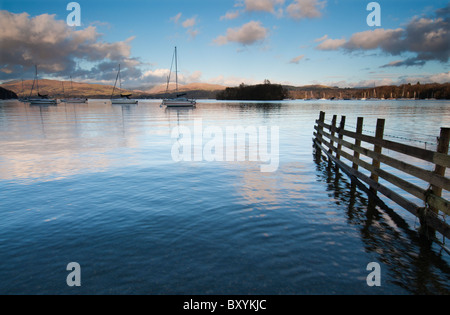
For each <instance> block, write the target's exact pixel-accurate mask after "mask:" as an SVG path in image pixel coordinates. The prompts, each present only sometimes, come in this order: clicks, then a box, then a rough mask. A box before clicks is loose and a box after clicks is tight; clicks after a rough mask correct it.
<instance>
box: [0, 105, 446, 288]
mask: <svg viewBox="0 0 450 315" xmlns="http://www.w3.org/2000/svg"><path fill="white" fill-rule="evenodd" d="M159 105H160V101H150V100H148V101H141V102H140V103H139V105H138V106H112V105H111V104H110V102H108V101H103V100H91V101H90V102H89V104H64V103H62V104H59V105H58V106H56V107H42V106H41V107H40V106H30V105H28V104H22V103H19V102H16V101H3V102H0V147H1V149H0V215H1V221H0V293H1V294H54V293H56V294H74V293H75V294H92V293H95V294H220V295H222V294H225V295H226V294H256V295H260V294H286V295H297V294H335V293H339V294H449V293H450V258H449V255H448V254H447V253H446V252H445V251H443V250H442V248H441V247H440V246H439V245H437V244H436V243H430V242H428V241H427V240H424V239H423V238H421V237H419V235H418V233H417V229H418V227H419V222H417V220H416V219H415V218H414V217H412V216H411V215H410V214H409V213H408V212H406V211H405V210H402V209H401V208H400V207H398V206H396V205H395V204H392V203H390V202H388V201H386V202H387V204H388V205H389V207H390V208H389V209H382V208H380V207H379V206H377V205H375V204H374V203H373V202H372V200H369V198H368V195H367V194H366V193H364V192H363V191H362V190H360V189H359V188H357V187H355V185H353V184H352V183H351V181H350V180H349V178H348V177H347V176H346V175H345V174H343V173H342V172H339V171H336V169H335V168H334V167H329V165H328V163H326V162H324V161H318V160H316V159H315V158H314V153H313V151H314V150H313V147H312V138H313V132H314V122H315V120H316V119H317V118H318V117H319V112H320V111H325V112H326V113H327V120H329V119H330V117H331V116H332V115H333V114H338V115H346V116H347V125H348V126H349V128H351V126H352V125H356V118H357V117H358V116H362V117H365V119H366V120H365V129H366V130H367V131H371V130H372V131H373V130H374V126H375V125H376V119H377V118H386V134H388V136H394V137H398V138H405V139H415V140H419V142H417V143H415V144H416V145H418V146H420V147H424V146H427V147H428V148H432V146H433V144H434V143H435V141H436V140H435V138H436V136H438V135H439V132H440V127H443V126H447V127H448V126H449V125H450V102H448V101H365V102H364V101H349V102H345V101H325V102H321V101H311V102H306V101H286V102H279V103H251V102H245V103H241V102H216V101H200V102H199V103H198V105H197V108H196V109H193V110H175V109H172V110H166V109H165V108H160V106H159ZM199 123H201V128H202V129H201V130H203V131H205V130H206V129H207V128H209V127H212V128H215V130H216V131H221V130H223V131H224V132H225V130H226V128H227V127H230V126H241V127H244V128H247V127H249V126H253V127H255V128H256V130H260V129H259V128H260V127H267V129H268V130H271V131H272V132H273V135H275V134H277V133H278V137H279V139H278V140H277V139H275V140H274V139H272V140H270V144H278V149H279V154H278V155H277V157H278V158H279V163H278V165H277V166H278V167H277V169H276V171H274V172H261V166H262V165H264V164H267V163H266V162H263V161H262V160H258V161H248V159H247V160H246V161H226V160H225V161H220V160H219V161H217V160H215V161H207V160H206V158H205V157H204V156H203V157H202V158H201V159H198V160H197V161H195V159H194V158H193V161H181V162H177V161H176V159H174V152H175V151H177V150H178V149H179V147H177V144H180V141H182V139H180V137H178V138H176V137H172V136H173V134H175V135H176V133H177V130H178V131H180V130H192V132H193V134H194V129H195V128H197V129H198V128H199ZM276 127H278V129H271V128H276ZM271 134H272V133H271ZM184 139H185V140H188V139H187V138H186V137H185V138H184ZM269 139H271V138H269ZM394 140H396V139H395V138H394ZM192 141H193V147H192V148H193V151H192V155H194V152H202V151H201V149H202V147H203V146H204V145H205V144H206V143H207V139H204V142H203V143H200V144H199V143H198V142H195V139H194V137H193V138H192ZM397 141H403V140H398V139H397ZM404 141H407V140H404ZM404 141H403V142H404ZM199 146H200V151H196V150H197V149H199ZM246 148H247V149H248V145H247V146H245V145H244V146H243V147H242V146H241V147H240V146H237V149H236V150H238V151H239V150H246ZM269 148H270V146H269ZM216 149H217V148H216ZM185 150H187V149H183V152H182V153H183V154H184V153H185V152H186V151H185ZM269 151H270V150H269ZM177 152H178V153H180V152H181V151H180V150H178V151H177ZM211 152H213V151H211ZM214 152H216V151H214ZM175 153H176V152H175ZM447 246H448V245H447ZM70 262H77V263H79V265H80V266H81V281H82V283H81V287H76V288H72V287H68V286H67V283H66V277H67V276H68V274H69V273H70V271H67V270H66V267H67V265H68V264H69V263H70ZM371 262H377V263H379V264H380V266H381V286H380V287H369V286H368V285H367V282H366V278H367V276H368V274H369V273H370V271H367V270H366V268H367V265H368V264H369V263H371Z"/></svg>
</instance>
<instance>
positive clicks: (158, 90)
mask: <svg viewBox="0 0 450 315" xmlns="http://www.w3.org/2000/svg"><path fill="white" fill-rule="evenodd" d="M166 89H167V84H161V85H158V86H155V87H153V88H151V89H150V90H148V91H147V93H148V94H162V93H166ZM175 89H176V86H175V83H171V84H170V85H169V93H171V92H174V91H175ZM225 89H226V86H223V85H218V84H208V83H190V84H185V85H182V84H179V85H178V91H180V92H187V91H222V90H225Z"/></svg>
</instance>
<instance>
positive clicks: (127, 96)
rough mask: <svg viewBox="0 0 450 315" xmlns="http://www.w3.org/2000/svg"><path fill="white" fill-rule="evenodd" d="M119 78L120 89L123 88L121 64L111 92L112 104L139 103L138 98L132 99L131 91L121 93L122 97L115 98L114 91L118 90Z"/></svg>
mask: <svg viewBox="0 0 450 315" xmlns="http://www.w3.org/2000/svg"><path fill="white" fill-rule="evenodd" d="M117 80H119V86H120V90H122V79H121V78H120V65H119V72H117V77H116V82H115V83H114V89H113V91H112V94H111V104H113V105H131V104H133V105H134V104H137V103H138V101H137V100H134V99H131V96H132V94H131V93H121V94H120V98H113V96H114V92H115V90H116V85H117Z"/></svg>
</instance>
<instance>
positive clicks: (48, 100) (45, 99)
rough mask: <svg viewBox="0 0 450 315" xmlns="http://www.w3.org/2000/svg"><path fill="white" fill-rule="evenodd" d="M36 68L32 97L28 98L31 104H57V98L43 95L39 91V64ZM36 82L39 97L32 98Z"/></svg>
mask: <svg viewBox="0 0 450 315" xmlns="http://www.w3.org/2000/svg"><path fill="white" fill-rule="evenodd" d="M35 69H36V75H35V77H34V80H33V86H32V87H31V92H30V97H29V99H28V101H29V102H30V105H57V100H56V99H53V98H49V97H48V95H42V94H40V93H39V78H38V70H37V66H35ZM35 84H36V90H37V94H38V98H31V95H32V94H33V89H34V85H35Z"/></svg>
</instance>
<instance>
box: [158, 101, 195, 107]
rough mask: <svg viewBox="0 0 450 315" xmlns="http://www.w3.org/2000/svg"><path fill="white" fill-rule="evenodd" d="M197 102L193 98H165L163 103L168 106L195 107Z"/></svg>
mask: <svg viewBox="0 0 450 315" xmlns="http://www.w3.org/2000/svg"><path fill="white" fill-rule="evenodd" d="M196 104H197V102H196V101H193V100H163V102H162V105H164V106H167V107H194V106H195V105H196Z"/></svg>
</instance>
